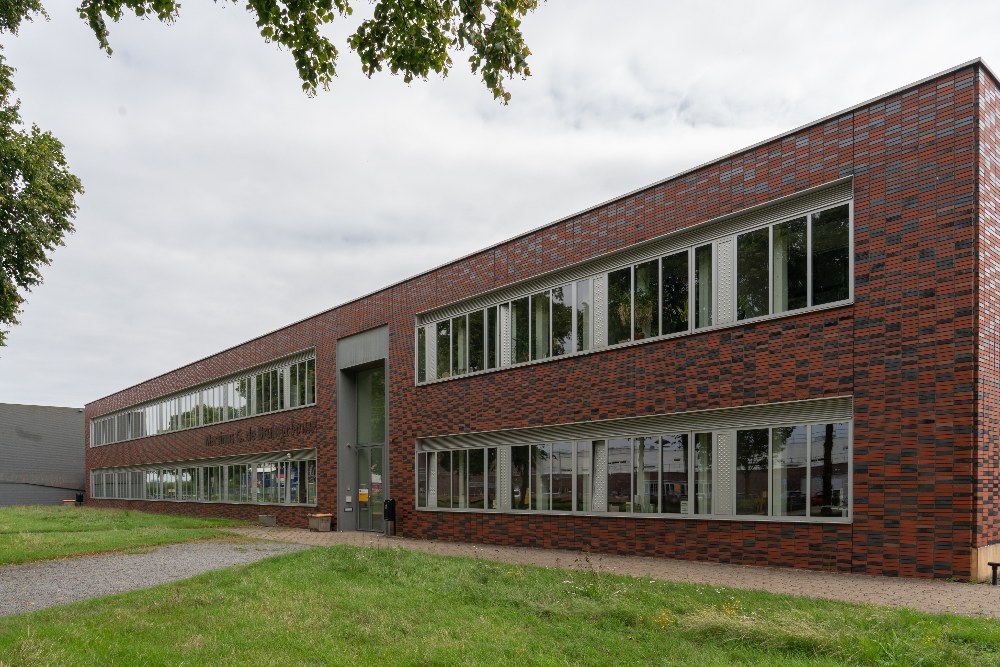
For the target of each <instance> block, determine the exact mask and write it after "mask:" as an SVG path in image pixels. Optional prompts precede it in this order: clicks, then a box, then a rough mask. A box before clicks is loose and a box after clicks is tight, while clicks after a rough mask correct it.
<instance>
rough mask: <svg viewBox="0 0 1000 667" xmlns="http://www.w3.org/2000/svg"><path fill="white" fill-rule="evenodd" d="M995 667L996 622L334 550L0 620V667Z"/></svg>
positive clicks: (999, 658) (999, 628)
mask: <svg viewBox="0 0 1000 667" xmlns="http://www.w3.org/2000/svg"><path fill="white" fill-rule="evenodd" d="M49 664H55V665H89V664H93V665H161V664H174V665H180V664H184V665H208V664H211V665H236V664H238V665H243V664H253V665H377V664H390V665H397V664H402V665H456V664H482V665H517V666H519V667H520V666H523V665H654V664H656V665H697V666H698V667H705V666H711V665H720V666H721V665H725V666H726V667H729V666H731V665H779V666H783V665H830V666H833V665H837V666H842V665H900V666H902V665H907V666H910V665H940V666H948V667H954V666H956V665H975V666H977V667H978V666H982V665H998V664H1000V622H997V621H994V620H986V619H972V618H963V617H957V616H944V615H939V616H934V615H928V614H921V613H916V612H910V611H904V610H893V609H886V608H877V607H867V606H857V605H849V604H842V603H836V602H826V601H817V600H806V599H797V598H792V597H787V596H780V595H773V594H769V593H751V592H745V591H734V590H729V589H721V588H719V589H717V588H713V587H709V586H694V585H687V584H674V583H669V582H663V581H649V580H642V579H634V578H630V577H623V576H615V575H608V574H599V573H596V572H587V571H584V572H570V571H563V570H547V569H543V568H537V567H528V566H516V565H505V564H501V563H494V562H490V561H483V560H474V559H461V558H447V557H437V556H430V555H426V554H420V553H414V552H408V551H404V550H398V549H363V548H354V547H335V548H330V549H312V550H309V551H304V552H299V553H295V554H289V555H285V556H279V557H276V558H271V559H268V560H265V561H261V562H259V563H255V564H253V565H248V566H241V567H235V568H231V569H229V570H221V571H217V572H211V573H208V574H205V575H202V576H199V577H196V578H194V579H189V580H186V581H182V582H177V583H173V584H166V585H162V586H158V587H156V588H152V589H147V590H142V591H135V592H132V593H127V594H123V595H118V596H114V597H107V598H102V599H98V600H92V601H87V602H82V603H76V604H72V605H68V606H65V607H60V608H53V609H49V610H43V611H39V612H34V613H31V614H26V615H23V616H12V617H6V618H0V665H3V666H4V667H7V666H13V665H49Z"/></svg>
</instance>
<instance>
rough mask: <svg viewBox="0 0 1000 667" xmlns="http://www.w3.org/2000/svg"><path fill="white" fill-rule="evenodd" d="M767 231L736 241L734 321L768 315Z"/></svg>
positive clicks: (759, 230) (747, 235)
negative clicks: (735, 318)
mask: <svg viewBox="0 0 1000 667" xmlns="http://www.w3.org/2000/svg"><path fill="white" fill-rule="evenodd" d="M767 266H768V230H767V227H765V228H764V229H758V230H757V231H753V232H748V233H746V234H741V235H739V236H737V237H736V317H737V319H740V320H744V319H748V318H751V317H760V316H761V315H767V314H768V310H769V309H768V276H767Z"/></svg>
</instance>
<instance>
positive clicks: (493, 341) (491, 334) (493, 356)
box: [486, 306, 500, 368]
mask: <svg viewBox="0 0 1000 667" xmlns="http://www.w3.org/2000/svg"><path fill="white" fill-rule="evenodd" d="M497 340H498V338H497V308H496V306H491V307H490V308H487V309H486V367H487V368H496V367H497V366H498V365H499V363H500V362H499V360H498V356H497V354H498V353H497Z"/></svg>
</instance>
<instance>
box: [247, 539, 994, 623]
mask: <svg viewBox="0 0 1000 667" xmlns="http://www.w3.org/2000/svg"><path fill="white" fill-rule="evenodd" d="M227 530H230V531H231V532H234V533H238V534H240V535H244V536H246V537H250V538H253V539H258V540H274V541H277V542H293V543H296V544H308V545H311V546H317V547H329V546H335V545H339V544H348V545H352V546H359V547H375V548H381V549H385V548H392V547H398V548H401V549H409V550H411V551H422V552H425V553H430V554H435V555H439V556H464V557H466V558H482V559H486V560H492V561H499V562H502V563H513V564H520V565H540V566H542V567H561V568H567V569H576V570H595V571H598V572H609V573H614V574H625V575H630V576H635V577H646V578H650V579H664V580H668V581H680V582H685V583H691V584H707V585H710V586H728V587H731V588H743V589H751V590H767V591H771V592H772V593H783V594H787V595H799V596H803V597H812V598H825V599H828V600H839V601H842V602H856V603H861V604H877V605H885V606H890V607H906V608H909V609H916V610H919V611H925V612H931V613H951V614H964V615H967V616H990V617H994V618H1000V586H996V587H994V586H990V585H988V584H968V583H953V582H948V581H937V580H927V579H902V578H890V577H873V576H869V575H863V574H843V573H830V572H812V571H805V570H789V569H784V568H769V567H753V566H747V565H725V564H721V563H701V562H694V561H684V560H668V559H663V558H645V557H639V556H610V555H604V554H585V553H582V552H577V551H556V550H550V549H533V548H528V547H505V546H495V545H487V544H468V543H461V542H437V541H431V540H415V539H410V538H404V537H385V536H384V535H381V534H379V533H361V532H343V533H314V532H310V531H308V530H304V529H301V528H281V527H277V528H263V527H251V528H231V529H227Z"/></svg>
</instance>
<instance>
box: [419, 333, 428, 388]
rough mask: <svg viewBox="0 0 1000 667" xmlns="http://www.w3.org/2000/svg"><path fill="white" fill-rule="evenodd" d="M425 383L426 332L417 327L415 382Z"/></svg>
mask: <svg viewBox="0 0 1000 667" xmlns="http://www.w3.org/2000/svg"><path fill="white" fill-rule="evenodd" d="M426 381H427V331H426V329H424V328H423V327H417V382H426Z"/></svg>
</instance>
